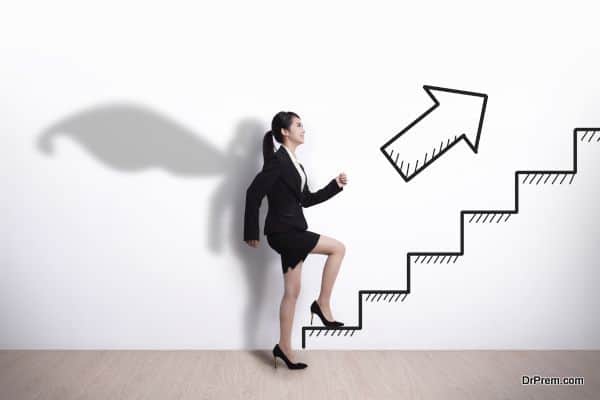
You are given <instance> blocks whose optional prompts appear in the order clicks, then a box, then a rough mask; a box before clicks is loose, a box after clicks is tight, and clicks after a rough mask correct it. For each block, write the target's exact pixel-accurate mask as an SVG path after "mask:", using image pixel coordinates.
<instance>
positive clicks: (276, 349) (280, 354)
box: [273, 343, 308, 369]
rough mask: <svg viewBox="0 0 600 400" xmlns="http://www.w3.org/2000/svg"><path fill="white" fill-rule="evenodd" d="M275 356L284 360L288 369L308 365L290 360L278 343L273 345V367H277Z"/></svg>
mask: <svg viewBox="0 0 600 400" xmlns="http://www.w3.org/2000/svg"><path fill="white" fill-rule="evenodd" d="M275 357H279V358H281V359H282V360H283V361H284V362H285V365H287V367H288V369H304V368H306V367H308V365H306V364H304V363H301V362H298V363H293V362H291V361H290V360H289V359H288V358H287V357H286V355H285V354H284V353H283V351H282V350H281V348H280V347H279V343H278V344H276V345H275V347H273V362H274V363H275V368H277V358H275Z"/></svg>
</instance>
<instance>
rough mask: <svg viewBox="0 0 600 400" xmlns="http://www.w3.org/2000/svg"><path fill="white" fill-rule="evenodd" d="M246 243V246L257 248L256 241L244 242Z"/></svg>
mask: <svg viewBox="0 0 600 400" xmlns="http://www.w3.org/2000/svg"><path fill="white" fill-rule="evenodd" d="M246 243H248V246H252V247H258V240H246Z"/></svg>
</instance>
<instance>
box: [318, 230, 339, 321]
mask: <svg viewBox="0 0 600 400" xmlns="http://www.w3.org/2000/svg"><path fill="white" fill-rule="evenodd" d="M311 253H316V254H326V255H327V261H325V266H324V267H323V277H322V279H321V292H320V293H319V298H318V299H317V303H318V304H319V307H320V308H321V311H323V314H324V315H325V318H327V319H328V320H330V321H333V320H334V318H333V314H332V313H331V293H332V291H333V285H334V283H335V280H336V278H337V275H338V272H339V270H340V267H341V266H342V260H343V259H344V255H345V254H346V246H344V244H343V243H342V242H340V241H339V240H336V239H333V238H330V237H328V236H325V235H321V237H320V238H319V241H318V242H317V245H316V246H315V248H314V249H313V250H312V251H311Z"/></svg>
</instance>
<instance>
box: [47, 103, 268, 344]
mask: <svg viewBox="0 0 600 400" xmlns="http://www.w3.org/2000/svg"><path fill="white" fill-rule="evenodd" d="M265 131H266V127H265V126H264V124H262V123H261V122H260V121H258V120H256V119H252V118H247V119H243V120H241V121H240V122H239V123H238V124H237V126H236V128H235V134H234V135H233V139H232V142H231V143H230V144H229V145H228V146H227V152H226V153H223V152H222V151H220V150H219V149H217V148H216V147H214V146H213V145H212V144H211V143H209V142H208V141H207V140H205V139H203V138H202V137H200V136H199V135H197V134H195V133H194V132H192V131H191V130H190V129H188V128H186V127H185V126H183V125H181V124H179V123H177V122H175V121H173V120H171V119H170V118H168V117H166V116H163V115H161V114H159V113H157V112H156V111H154V110H152V109H150V108H147V107H144V106H139V105H135V104H127V103H123V104H111V105H106V106H99V107H93V108H90V109H87V110H83V111H81V112H78V113H76V114H74V115H71V116H68V117H66V118H64V119H62V120H60V121H58V122H57V123H55V124H54V125H52V126H50V127H49V128H48V129H46V130H45V131H44V132H42V133H41V134H40V136H39V137H38V140H37V143H36V146H37V148H38V150H39V151H40V152H42V153H44V154H47V155H50V154H52V153H53V140H54V138H55V137H57V136H68V137H69V138H71V139H72V140H74V141H76V142H77V143H79V144H80V145H81V146H82V147H83V148H85V149H86V150H87V151H88V152H89V153H90V154H91V155H92V156H93V157H95V158H96V159H97V160H99V161H100V162H101V163H103V164H104V165H106V166H108V167H111V168H113V169H116V170H118V171H121V172H134V171H140V172H141V171H143V170H145V169H148V168H156V167H158V168H163V169H165V170H166V171H167V172H169V173H170V174H172V175H175V176H185V177H189V176H192V177H196V176H197V177H202V176H214V175H222V176H223V179H222V180H221V184H220V185H219V186H218V188H217V190H216V192H215V193H214V194H213V195H212V197H211V199H210V202H211V203H210V220H209V221H207V235H206V236H207V238H208V243H207V244H206V246H207V248H208V250H210V251H211V252H213V253H221V252H222V251H223V249H224V248H225V247H226V246H227V245H230V248H231V251H233V253H234V254H235V255H236V257H237V258H238V259H239V260H240V266H241V267H242V269H243V273H244V274H245V276H246V282H247V284H248V286H249V290H248V291H247V293H248V298H247V302H246V309H245V312H244V324H245V328H244V331H245V348H246V349H256V348H262V347H265V344H266V343H267V342H269V343H270V341H272V337H268V338H265V337H259V335H258V332H259V330H260V331H263V330H262V329H259V327H260V328H268V329H270V330H272V332H273V333H274V334H275V333H276V332H278V322H277V321H275V320H274V319H273V318H272V315H273V312H272V310H273V308H274V307H273V299H266V298H265V296H266V294H267V293H269V290H268V288H267V286H268V285H272V284H273V282H270V281H268V280H269V276H270V275H272V274H269V271H270V270H271V267H270V266H269V263H270V262H271V263H272V262H273V261H274V260H276V258H275V257H274V254H272V250H271V249H270V248H269V247H268V244H266V241H265V240H261V242H264V243H261V245H260V246H259V247H258V249H254V248H250V247H249V246H248V245H246V243H244V242H243V240H242V232H243V217H244V202H245V198H246V189H247V187H248V185H249V184H250V182H251V181H252V179H253V178H254V176H255V175H256V173H257V172H258V171H259V170H260V169H261V167H262V138H263V135H264V132H265ZM265 205H266V200H263V203H262V206H263V207H264V206H265ZM264 208H266V207H264ZM228 212H230V213H232V218H229V221H231V226H230V229H229V237H228V238H225V237H224V235H226V234H227V233H226V232H225V229H224V228H225V227H224V226H223V224H224V222H223V221H224V220H225V219H224V217H225V214H226V213H228ZM264 212H265V210H264V209H262V210H261V215H265V214H264ZM277 260H278V258H277ZM277 265H279V264H277Z"/></svg>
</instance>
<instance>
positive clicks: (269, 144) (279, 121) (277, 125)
mask: <svg viewBox="0 0 600 400" xmlns="http://www.w3.org/2000/svg"><path fill="white" fill-rule="evenodd" d="M294 117H296V118H298V119H300V117H299V116H298V114H296V113H295V112H292V111H279V112H278V113H277V114H275V116H274V117H273V120H272V121H271V130H270V131H268V132H267V133H265V137H264V138H263V161H264V162H267V161H268V160H269V159H270V158H271V157H273V155H274V154H275V146H274V145H273V138H275V140H277V142H278V143H283V134H282V133H281V130H282V129H290V127H291V126H292V121H293V120H294Z"/></svg>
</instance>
